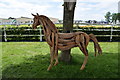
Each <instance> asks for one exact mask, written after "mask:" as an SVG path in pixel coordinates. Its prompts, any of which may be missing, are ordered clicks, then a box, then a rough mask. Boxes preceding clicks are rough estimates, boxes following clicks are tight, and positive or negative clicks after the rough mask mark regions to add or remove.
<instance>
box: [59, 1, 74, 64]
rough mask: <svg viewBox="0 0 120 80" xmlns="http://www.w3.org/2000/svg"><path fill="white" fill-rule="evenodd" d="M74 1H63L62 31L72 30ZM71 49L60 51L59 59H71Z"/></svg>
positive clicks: (68, 60)
mask: <svg viewBox="0 0 120 80" xmlns="http://www.w3.org/2000/svg"><path fill="white" fill-rule="evenodd" d="M75 5H76V1H75V2H65V1H64V4H63V6H64V16H63V32H64V33H70V32H73V21H74V10H75ZM70 52H71V49H69V50H65V51H62V52H61V56H60V60H62V61H64V62H70V61H71V57H72V56H71V54H70Z"/></svg>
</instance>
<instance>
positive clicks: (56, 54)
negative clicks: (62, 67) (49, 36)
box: [54, 50, 59, 66]
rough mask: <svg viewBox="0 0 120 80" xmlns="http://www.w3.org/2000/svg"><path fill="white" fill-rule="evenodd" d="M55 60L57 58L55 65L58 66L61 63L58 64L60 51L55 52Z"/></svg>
mask: <svg viewBox="0 0 120 80" xmlns="http://www.w3.org/2000/svg"><path fill="white" fill-rule="evenodd" d="M54 58H55V60H56V61H55V64H54V66H56V65H57V64H58V63H59V62H58V50H56V51H55V56H54Z"/></svg>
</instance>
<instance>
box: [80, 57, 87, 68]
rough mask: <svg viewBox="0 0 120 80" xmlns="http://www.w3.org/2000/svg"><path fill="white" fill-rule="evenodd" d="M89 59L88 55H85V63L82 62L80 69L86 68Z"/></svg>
mask: <svg viewBox="0 0 120 80" xmlns="http://www.w3.org/2000/svg"><path fill="white" fill-rule="evenodd" d="M87 60H88V56H85V58H84V62H83V64H82V66H81V68H80V70H83V69H84V68H85V65H86V63H87Z"/></svg>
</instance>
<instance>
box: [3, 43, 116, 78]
mask: <svg viewBox="0 0 120 80" xmlns="http://www.w3.org/2000/svg"><path fill="white" fill-rule="evenodd" d="M100 45H101V47H102V49H103V54H102V55H98V56H97V57H94V49H93V43H91V42H90V43H89V46H88V51H89V58H88V63H87V65H86V68H85V69H84V70H83V71H80V67H81V65H82V62H83V59H84V55H83V54H82V52H81V51H80V50H79V48H77V47H76V48H73V49H72V52H71V54H72V62H71V63H65V62H61V61H60V60H59V64H58V65H57V66H54V67H53V68H52V69H51V71H49V72H48V71H47V67H48V66H49V59H50V52H49V46H48V45H47V43H46V42H2V76H3V77H4V78H118V42H100ZM59 54H60V51H59Z"/></svg>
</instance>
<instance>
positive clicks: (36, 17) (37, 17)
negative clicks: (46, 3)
mask: <svg viewBox="0 0 120 80" xmlns="http://www.w3.org/2000/svg"><path fill="white" fill-rule="evenodd" d="M32 15H33V16H34V18H33V25H32V28H33V29H36V28H37V26H38V25H40V22H39V14H38V13H37V15H34V14H32Z"/></svg>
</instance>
